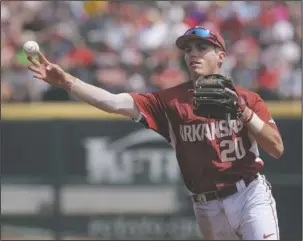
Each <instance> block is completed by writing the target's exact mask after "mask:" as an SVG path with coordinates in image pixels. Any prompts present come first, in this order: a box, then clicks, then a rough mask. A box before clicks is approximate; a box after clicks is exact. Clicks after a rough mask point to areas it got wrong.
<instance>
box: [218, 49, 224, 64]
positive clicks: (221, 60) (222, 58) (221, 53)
mask: <svg viewBox="0 0 303 241" xmlns="http://www.w3.org/2000/svg"><path fill="white" fill-rule="evenodd" d="M217 51H218V52H217V53H218V65H219V67H221V66H222V64H223V61H224V59H225V56H226V55H225V52H224V51H222V50H221V49H218V50H217Z"/></svg>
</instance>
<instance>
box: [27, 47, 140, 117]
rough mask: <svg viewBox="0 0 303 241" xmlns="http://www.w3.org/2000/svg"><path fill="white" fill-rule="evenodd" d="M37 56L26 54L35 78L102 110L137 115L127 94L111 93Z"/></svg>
mask: <svg viewBox="0 0 303 241" xmlns="http://www.w3.org/2000/svg"><path fill="white" fill-rule="evenodd" d="M38 56H39V61H38V60H36V59H34V58H33V57H31V56H28V60H29V61H30V62H31V63H32V65H30V66H29V67H28V69H29V70H31V71H32V72H33V73H34V75H33V76H34V77H35V78H37V79H40V80H43V81H45V82H47V83H49V84H51V85H54V86H57V87H61V88H64V89H65V90H66V91H68V92H70V93H71V94H72V95H74V96H76V97H78V98H79V99H81V100H83V101H84V102H86V103H88V104H90V105H92V106H95V107H97V108H99V109H101V110H103V111H106V112H109V113H116V114H121V115H124V116H128V117H131V118H134V119H137V118H138V117H139V115H140V112H139V110H138V108H137V106H136V104H135V102H134V100H133V98H132V97H131V96H130V95H129V94H127V93H121V94H112V93H110V92H108V91H106V90H104V89H101V88H98V87H95V86H93V85H90V84H87V83H85V82H83V81H81V80H80V79H78V78H76V77H74V76H72V75H70V74H68V73H66V72H65V71H64V70H63V69H62V68H61V67H60V66H58V65H56V64H53V63H51V62H50V61H49V60H48V59H47V58H46V57H45V56H44V55H43V54H42V53H41V52H38Z"/></svg>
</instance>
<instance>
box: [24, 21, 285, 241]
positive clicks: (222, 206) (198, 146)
mask: <svg viewBox="0 0 303 241" xmlns="http://www.w3.org/2000/svg"><path fill="white" fill-rule="evenodd" d="M176 45H177V47H178V48H179V49H181V50H183V51H184V58H185V62H186V65H187V68H188V72H189V76H190V78H189V79H188V81H186V82H185V83H182V84H180V85H177V86H175V87H172V88H169V89H163V90H159V91H155V92H152V93H144V94H142V93H141V94H140V93H120V94H112V93H109V92H108V91H106V90H104V89H101V88H98V87H95V86H92V85H90V84H87V83H85V82H83V81H81V80H80V79H77V78H75V77H73V76H71V75H69V74H68V73H66V72H65V71H64V70H62V69H61V68H60V67H59V66H58V65H56V64H53V63H51V62H49V60H47V58H46V57H45V56H44V55H43V54H42V53H41V52H39V53H38V55H39V61H38V60H35V59H33V58H32V57H28V60H29V61H30V62H31V63H32V64H31V65H30V66H29V69H30V70H31V71H32V72H34V73H33V74H34V77H35V78H38V79H41V80H43V81H46V82H47V83H49V84H52V85H55V86H59V87H62V88H64V89H65V90H66V91H68V92H70V93H71V94H73V95H74V96H76V97H78V98H80V99H82V100H83V101H85V102H87V103H88V104H90V105H92V106H95V107H97V108H99V109H101V110H103V111H106V112H109V113H117V114H121V115H124V116H127V117H130V118H131V119H133V120H134V121H136V122H141V123H143V124H144V125H145V126H146V127H147V128H150V129H152V130H154V131H155V132H157V133H159V134H160V135H162V136H163V137H164V138H165V139H166V140H167V141H168V142H169V143H170V144H171V146H172V147H173V148H174V149H175V152H176V157H177V160H178V163H179V166H180V170H181V173H182V177H183V180H184V182H185V185H186V187H187V188H188V190H189V191H190V194H191V196H192V200H193V206H194V210H195V215H196V219H197V222H198V224H199V227H200V230H201V232H202V234H203V236H204V238H205V239H208V240H217V239H219V240H220V239H225V240H226V239H240V240H278V239H279V228H278V220H277V213H276V203H275V200H274V198H273V196H272V193H271V186H270V184H269V183H268V182H267V181H266V179H265V177H264V175H261V174H260V173H259V172H260V171H261V169H262V167H263V165H264V163H263V161H262V160H261V158H260V157H259V152H258V146H260V147H261V148H262V149H263V150H264V151H265V152H267V153H268V154H269V155H271V156H273V157H274V158H277V159H278V158H280V157H281V155H282V154H283V149H284V147H283V143H282V139H281V136H280V134H279V131H278V128H277V126H276V125H275V122H274V121H273V119H272V117H271V115H270V113H269V110H268V108H267V106H266V104H265V103H264V101H263V100H262V99H261V98H260V96H259V95H257V94H256V93H254V92H252V91H249V90H246V89H243V88H240V87H238V86H235V91H234V90H231V89H228V88H226V91H227V92H228V93H230V95H231V96H233V99H234V102H235V103H236V105H237V106H238V108H239V111H240V112H241V118H238V119H229V120H224V119H221V120H217V119H212V118H206V117H201V116H197V115H195V114H194V111H193V95H194V92H193V91H191V90H192V89H193V88H194V84H195V81H196V80H197V79H198V78H201V77H203V76H207V75H210V74H219V73H220V68H221V66H222V63H223V61H224V58H225V56H226V50H225V43H224V40H223V38H222V37H221V36H220V34H219V33H215V32H212V31H210V30H208V29H205V28H203V27H195V28H192V29H189V30H188V31H186V32H185V34H184V35H182V36H180V37H179V38H178V39H177V40H176Z"/></svg>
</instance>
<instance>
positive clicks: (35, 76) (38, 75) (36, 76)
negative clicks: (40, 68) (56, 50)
mask: <svg viewBox="0 0 303 241" xmlns="http://www.w3.org/2000/svg"><path fill="white" fill-rule="evenodd" d="M33 77H34V78H36V79H40V80H44V81H45V79H44V78H43V76H42V75H41V74H34V75H33Z"/></svg>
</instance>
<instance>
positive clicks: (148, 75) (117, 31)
mask: <svg viewBox="0 0 303 241" xmlns="http://www.w3.org/2000/svg"><path fill="white" fill-rule="evenodd" d="M301 4H302V3H301V2H299V1H292V2H282V1H277V2H273V1H272V2H271V1H210V2H208V1H176V2H175V1H174V2H173V1H164V2H162V1H144V2H143V1H142V2H138V1H137V2H132V1H127V2H115V1H113V2H110V1H109V2H107V1H1V100H2V102H37V101H77V100H76V99H74V98H73V97H72V96H70V95H69V94H68V93H66V92H65V91H63V90H61V89H59V88H55V87H52V86H50V85H48V84H46V83H44V82H42V81H39V80H36V79H34V78H33V77H32V74H31V73H30V72H29V71H28V70H27V66H28V65H29V62H28V61H27V59H26V55H25V53H24V52H23V50H22V45H23V44H24V42H26V41H27V40H35V41H37V42H38V43H39V45H40V48H41V50H42V52H43V53H45V55H46V56H47V57H48V58H49V59H50V61H53V62H55V63H57V64H59V65H60V66H61V67H62V68H63V69H64V70H66V71H68V72H70V73H71V74H73V75H75V76H77V77H78V78H80V79H81V80H83V81H86V82H87V83H91V84H93V85H96V86H99V87H102V88H104V89H106V90H109V91H111V92H113V93H119V92H130V91H137V92H146V91H154V90H157V89H162V88H167V87H170V86H174V85H177V84H179V83H182V82H184V81H186V80H187V71H186V68H185V65H184V61H183V54H182V52H181V51H179V50H178V49H177V48H176V46H175V40H176V38H177V37H178V36H179V35H181V34H183V33H184V32H185V31H186V30H187V29H188V28H190V27H194V26H196V25H202V26H205V27H208V28H211V29H213V30H217V31H220V33H221V34H222V36H223V37H224V38H225V40H226V45H227V58H226V61H225V62H224V64H223V69H222V73H223V74H225V75H229V76H231V77H232V78H233V80H234V82H235V83H236V84H238V85H240V86H242V87H244V88H248V89H251V90H254V91H256V92H258V93H259V94H260V95H261V96H262V97H263V98H264V99H265V100H280V99H282V100H283V99H300V98H301V90H302V88H301V83H302V80H301V76H302V55H301V53H302V49H301V43H302V15H301Z"/></svg>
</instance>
